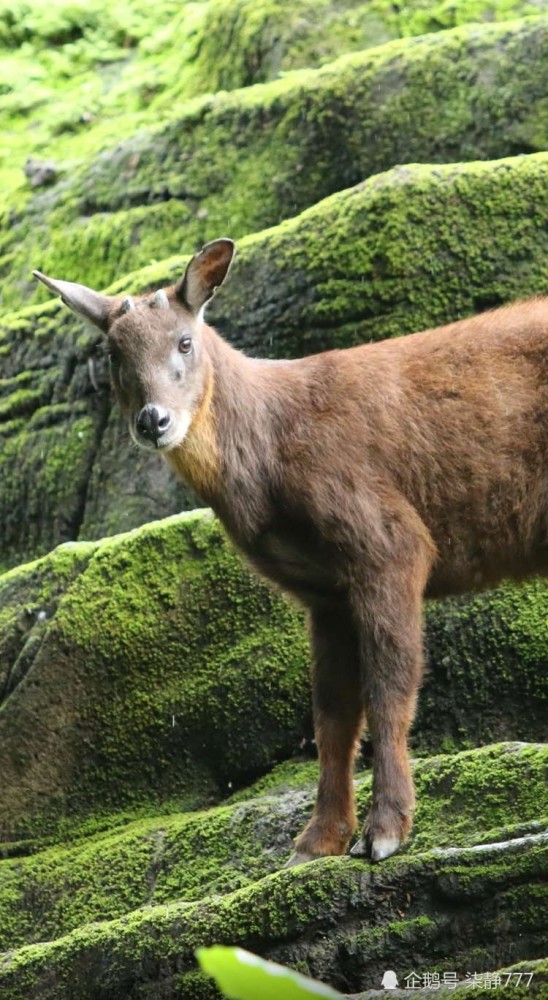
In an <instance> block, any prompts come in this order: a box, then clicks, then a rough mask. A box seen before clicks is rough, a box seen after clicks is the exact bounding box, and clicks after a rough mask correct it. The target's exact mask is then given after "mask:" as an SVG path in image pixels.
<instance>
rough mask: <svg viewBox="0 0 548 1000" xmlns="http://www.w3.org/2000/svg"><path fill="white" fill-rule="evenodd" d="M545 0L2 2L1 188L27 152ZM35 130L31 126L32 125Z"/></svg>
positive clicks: (14, 180) (115, 133) (79, 140)
mask: <svg viewBox="0 0 548 1000" xmlns="http://www.w3.org/2000/svg"><path fill="white" fill-rule="evenodd" d="M546 10H547V3H546V0H504V2H503V3H500V2H498V3H496V4H494V3H493V0H455V2H454V3H451V4H450V5H448V4H447V3H445V0H436V2H434V3H429V2H427V0H411V2H409V3H406V4H405V5H401V6H399V7H396V6H395V5H394V4H391V3H389V2H388V0H367V3H360V2H359V0H358V2H357V0H342V2H341V0H338V2H336V3H334V2H333V0H313V2H312V0H222V2H220V0H202V2H200V3H194V2H185V0H177V2H175V0H157V3H156V4H155V6H154V17H151V16H150V7H149V5H148V4H146V3H144V2H143V0H128V2H125V3H117V4H112V3H108V2H106V0H85V2H84V0H56V3H55V4H53V5H51V4H50V5H45V4H43V3H42V2H41V0H18V2H16V3H14V2H12V0H2V2H1V3H0V55H1V59H0V185H1V188H2V191H3V193H4V197H5V198H6V197H7V198H8V199H9V202H10V204H9V208H8V213H9V212H10V211H11V210H12V209H13V208H15V207H17V208H18V210H20V209H21V208H22V207H23V206H24V204H25V202H26V200H27V198H28V196H29V195H30V194H31V188H30V187H29V185H28V183H27V179H26V176H25V173H24V168H25V166H26V164H27V160H28V159H29V158H33V159H34V160H38V161H40V160H44V159H46V160H48V161H49V160H51V158H53V162H54V164H55V175H54V177H53V178H50V180H54V179H55V178H56V179H57V180H59V181H61V182H62V181H63V180H64V179H65V178H66V177H67V176H70V175H71V174H72V172H73V170H74V168H75V166H76V165H77V164H78V163H81V162H83V161H85V160H86V159H89V158H90V157H94V156H96V155H97V153H98V152H99V151H100V150H102V149H108V148H109V147H112V146H113V145H114V144H116V143H117V142H118V141H119V140H120V139H121V138H126V137H129V136H131V135H133V134H134V133H135V132H136V131H138V130H139V129H140V128H143V127H146V126H147V125H152V126H155V125H157V123H158V120H159V119H163V118H166V117H171V116H172V115H173V112H174V109H175V108H179V107H180V106H181V104H182V103H183V102H184V101H186V100H188V99H189V98H192V97H195V96H196V95H199V94H203V93H212V92H215V91H218V90H230V89H233V88H238V87H246V86H249V85H250V84H255V83H260V82H264V81H267V80H270V79H273V78H274V77H277V76H278V75H279V74H280V73H282V72H284V71H287V70H291V69H295V68H300V67H309V66H310V67H312V66H314V67H317V66H318V65H321V64H322V63H325V62H327V61H330V60H333V59H334V58H336V57H337V56H338V55H340V54H342V53H344V52H351V51H358V50H363V49H367V48H369V47H371V46H375V45H379V44H381V43H383V42H386V41H389V40H390V39H394V38H399V37H404V36H409V35H420V34H423V33H425V32H435V31H439V30H443V29H448V28H453V27H455V26H457V25H463V24H465V23H467V22H470V21H492V20H506V19H508V18H511V17H522V16H525V15H534V14H539V13H542V12H546ZM30 124H31V125H32V127H29V125H30Z"/></svg>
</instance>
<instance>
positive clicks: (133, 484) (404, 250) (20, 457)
mask: <svg viewBox="0 0 548 1000" xmlns="http://www.w3.org/2000/svg"><path fill="white" fill-rule="evenodd" d="M547 176H548V155H547V154H536V155H534V156H528V157H515V158H511V159H508V160H501V161H495V162H493V163H491V162H489V163H474V164H468V165H461V166H456V165H453V166H439V167H435V166H420V165H415V166H407V167H398V168H395V169H394V170H392V171H389V172H388V173H386V174H382V175H379V176H376V177H374V178H370V179H369V180H368V181H366V182H365V183H364V184H361V185H358V186H357V187H355V188H352V189H350V190H348V191H344V192H340V193H338V194H335V195H333V196H332V197H331V198H328V199H326V200H325V201H323V202H321V203H320V204H319V205H316V206H314V207H313V208H310V209H308V210H307V211H306V212H304V213H302V215H300V216H298V217H296V218H295V219H291V220H288V221H286V222H285V223H283V224H281V225H280V226H277V227H275V228H273V229H270V230H267V231H265V232H264V233H261V234H258V235H254V236H250V237H247V238H245V239H243V240H242V241H241V243H240V245H239V257H238V259H237V261H236V265H235V267H234V271H233V273H232V276H231V279H230V282H229V284H228V285H227V286H226V288H224V289H223V292H222V294H221V295H220V296H219V297H218V298H217V299H216V300H215V303H214V307H213V308H212V310H211V319H212V321H213V322H215V323H217V324H218V326H219V328H220V329H221V331H222V332H223V333H225V334H226V335H227V336H228V337H229V338H230V339H231V340H232V341H233V342H234V343H236V344H237V345H238V346H240V347H243V348H244V349H245V350H246V351H248V352H249V353H251V354H258V355H262V356H266V355H270V356H274V357H284V356H290V357H295V356H297V355H299V354H306V353H312V352H314V351H318V350H323V349H325V348H329V347H335V346H349V345H352V344H356V343H360V342H362V341H367V340H374V339H379V338H381V337H387V336H397V335H400V334H404V333H408V332H411V331H413V330H418V329H421V328H424V327H427V326H429V325H434V324H437V323H442V322H444V321H449V320H451V319H457V318H459V317H460V316H465V315H468V314H471V313H474V312H477V311H479V310H481V309H484V308H486V307H488V306H492V305H496V304H499V303H502V302H506V301H509V300H511V299H514V298H520V297H525V296H527V295H533V294H536V293H538V292H540V291H542V290H543V289H544V288H545V287H546V278H547V276H548V263H547V262H548V228H547V226H546V219H547V217H548V195H547V192H548V185H547V183H546V179H547ZM184 264H185V259H184V258H182V257H180V256H178V257H176V258H170V259H168V260H167V261H164V262H162V263H161V264H157V265H154V266H153V267H151V268H147V269H144V270H141V271H138V272H135V273H134V274H132V275H130V276H128V277H126V278H124V279H122V280H121V281H120V283H119V288H120V289H124V290H125V291H132V292H133V291H143V290H145V289H147V288H151V287H155V286H158V285H160V284H162V283H166V282H169V281H172V280H173V279H174V278H175V277H176V276H178V275H179V274H180V273H181V270H182V268H183V267H184ZM79 277H80V278H87V274H84V273H82V274H80V275H79ZM0 357H1V359H2V370H3V372H4V373H5V377H4V379H3V380H2V381H0V393H1V394H2V396H3V399H2V403H3V410H0V440H1V441H2V449H1V451H0V537H1V544H0V564H2V563H3V565H4V566H9V565H13V564H14V563H17V562H19V561H21V559H23V558H25V557H26V558H28V557H29V556H32V555H35V554H36V555H37V554H41V553H42V552H45V551H47V550H48V549H50V548H52V546H53V545H55V544H56V543H58V542H59V541H64V540H66V539H69V538H72V539H75V538H96V537H98V536H100V535H103V534H105V533H114V532H116V531H123V530H125V529H127V528H132V527H134V526H135V525H138V524H140V523H143V522H144V521H148V520H151V519H152V518H154V517H162V516H165V515H167V514H170V513H173V512H175V511H177V510H181V509H182V508H183V507H185V506H187V507H188V506H190V505H195V501H194V500H193V498H190V497H189V496H188V495H187V494H185V493H184V492H183V490H182V488H181V487H180V486H179V485H178V484H177V483H176V482H175V480H174V479H173V478H172V477H171V476H169V475H168V473H167V470H166V469H165V467H164V465H163V463H162V462H161V460H160V459H158V458H156V457H152V458H151V457H149V456H147V455H145V454H139V453H137V452H136V451H135V449H134V448H132V447H131V444H130V441H129V437H128V434H127V430H126V428H125V427H124V426H123V424H122V422H121V419H120V417H119V415H118V413H117V411H116V409H114V410H113V409H112V408H111V401H110V396H109V391H108V382H107V375H106V367H105V364H104V358H103V352H102V346H101V343H100V340H99V338H98V336H97V334H96V332H91V331H86V330H85V329H84V327H83V324H82V323H81V322H80V321H79V320H77V319H76V318H74V317H72V316H70V315H69V314H68V312H67V310H66V309H65V308H64V307H62V306H61V305H60V303H55V302H48V303H47V304H46V305H44V306H41V307H30V308H28V309H26V310H24V311H22V312H20V313H17V314H13V315H11V316H9V317H5V319H4V321H3V323H2V324H1V326H0ZM21 373H23V374H21ZM25 373H26V374H25ZM2 413H3V421H2ZM23 510H24V516H23Z"/></svg>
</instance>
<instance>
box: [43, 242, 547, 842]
mask: <svg viewBox="0 0 548 1000" xmlns="http://www.w3.org/2000/svg"><path fill="white" fill-rule="evenodd" d="M233 253H234V246H233V243H232V242H231V240H227V239H220V240H215V241H214V242H213V243H209V244H208V245H207V246H205V247H204V248H203V250H202V251H201V252H200V253H198V254H196V256H195V257H193V259H192V260H191V261H190V264H189V265H188V267H187V269H186V273H185V275H184V277H182V278H181V280H180V281H179V282H178V283H177V284H176V285H175V286H174V287H172V288H167V289H166V290H165V291H164V290H160V291H158V292H156V294H155V295H145V296H142V297H140V298H137V299H136V300H135V301H134V300H133V299H131V298H130V297H127V298H125V299H120V298H110V297H106V296H104V295H101V294H99V293H97V292H95V291H92V290H91V289H89V288H86V287H85V286H83V285H78V284H74V283H72V282H66V281H55V280H53V279H51V278H47V277H45V276H44V275H43V274H40V273H39V272H37V271H35V272H34V273H35V275H36V277H38V278H39V279H40V280H41V281H43V282H44V284H45V285H47V287H48V288H49V289H51V291H53V292H55V293H57V294H58V295H60V296H61V297H62V299H63V301H64V302H65V303H66V305H68V306H69V307H70V308H71V309H73V310H75V311H76V312H78V313H80V314H82V315H83V316H85V317H86V318H87V319H88V320H91V322H92V323H94V324H96V326H98V327H99V328H100V329H101V330H102V331H103V332H104V333H105V334H106V337H107V341H108V350H109V354H110V359H111V371H112V381H113V384H114V390H115V393H116V396H117V398H118V401H119V403H120V405H121V408H122V410H123V412H124V414H125V416H126V417H127V420H128V422H129V429H130V432H131V435H132V437H133V439H134V440H135V441H136V442H137V443H138V444H140V445H142V446H143V447H145V448H149V449H151V450H158V451H160V452H161V453H162V454H163V455H165V457H166V459H167V461H168V463H169V464H170V466H171V468H172V469H173V471H174V472H175V473H176V474H177V475H178V476H180V477H181V478H182V479H183V480H185V481H186V482H187V483H188V484H189V485H190V486H192V487H194V489H195V490H196V491H197V492H198V493H199V494H200V495H201V496H202V497H203V499H204V500H205V501H206V502H207V503H209V504H211V506H212V507H213V509H214V510H215V511H216V512H217V514H218V516H219V517H220V519H221V521H222V522H223V523H224V524H225V526H226V528H227V530H228V532H229V534H230V536H231V537H232V539H233V540H234V542H235V543H236V545H237V546H238V548H239V549H240V550H241V551H242V552H243V553H244V554H245V555H246V556H247V558H248V559H249V560H250V561H251V563H252V564H253V565H254V566H255V567H256V569H258V570H259V572H260V573H262V574H264V575H265V576H267V577H269V578H270V579H271V580H273V581H275V583H276V584H278V585H279V586H280V587H281V588H282V589H283V590H286V591H289V592H290V593H291V594H293V595H295V596H296V597H297V598H298V599H299V600H300V601H301V602H302V603H303V604H304V605H305V606H306V608H307V609H308V613H309V617H310V634H311V641H312V649H313V702H314V719H315V731H316V741H317V745H318V753H319V757H320V781H319V789H318V796H317V801H316V806H315V810H314V814H313V816H312V818H311V820H310V822H309V823H308V825H307V826H306V828H305V830H304V832H303V833H301V835H300V836H299V837H298V839H297V841H296V853H295V854H294V856H293V858H292V861H303V860H309V859H311V858H316V857H319V856H322V855H327V854H342V853H344V851H346V849H347V847H348V845H349V842H350V839H351V837H352V834H353V832H354V829H355V825H356V817H355V809H354V795H353V788H352V771H353V763H354V756H355V751H356V745H357V742H358V739H359V736H360V732H361V730H362V727H363V725H364V720H365V719H366V720H367V725H368V729H369V734H370V738H371V741H372V745H373V754H374V774H373V800H372V805H371V809H370V811H369V815H368V817H367V820H366V823H365V827H364V830H363V834H362V836H361V838H360V839H359V840H358V842H357V844H356V845H355V847H354V848H353V853H354V854H359V855H361V854H369V855H370V856H371V857H372V858H373V859H374V860H380V859H382V858H385V857H387V856H388V855H390V854H392V853H393V852H394V851H395V850H396V849H397V848H398V846H399V845H400V844H401V843H402V841H403V840H404V839H405V838H406V836H407V834H408V833H409V830H410V828H411V817H412V811H413V806H414V795H413V783H412V779H411V775H410V771H409V762H408V756H407V734H408V731H409V727H410V725H411V722H412V719H413V714H414V711H415V702H416V698H417V691H418V687H419V684H420V681H421V673H422V666H423V664H422V660H423V651H422V643H423V637H422V602H423V596H426V597H442V596H444V595H447V594H455V593H461V592H463V591H468V590H473V589H477V588H482V587H488V586H490V585H492V584H494V583H496V582H497V581H498V580H500V579H501V578H503V577H513V578H523V577H526V576H528V575H532V574H538V573H544V572H546V570H547V569H548V298H538V299H533V300H531V301H528V302H518V303H516V304H514V305H510V306H507V307H504V308H501V309H497V310H496V311H493V312H488V313H485V314H483V315H480V316H476V317H475V318H473V319H466V320H462V321H460V322H457V323H451V324H449V325H448V326H444V327H441V328H439V329H434V330H427V331H425V332H424V333H417V334H413V335H411V336H407V337H403V338H401V339H396V340H386V341H382V342H380V343H375V344H368V345H363V346H360V347H353V348H349V349H347V350H334V351H327V352H325V353H322V354H318V355H314V356H312V357H307V358H302V359H300V360H295V361H283V362H281V361H264V360H257V359H253V358H248V357H246V356H245V355H243V354H242V353H240V352H239V351H237V350H235V349H234V348H233V347H231V346H230V345H229V344H228V343H227V342H226V341H224V340H223V339H222V338H221V337H220V336H219V335H218V334H217V333H216V331H215V330H213V329H212V328H211V327H209V326H208V325H207V324H206V323H205V322H204V321H203V309H204V306H205V304H206V302H207V301H208V300H209V299H210V298H211V297H212V295H213V293H214V291H215V289H216V287H218V286H219V285H221V284H222V282H223V280H224V278H225V277H226V274H227V272H228V269H229V267H230V263H231V260H232V257H233Z"/></svg>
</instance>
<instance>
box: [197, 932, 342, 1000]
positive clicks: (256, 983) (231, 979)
mask: <svg viewBox="0 0 548 1000" xmlns="http://www.w3.org/2000/svg"><path fill="white" fill-rule="evenodd" d="M196 957H197V959H198V961H199V963H200V965H201V967H202V969H203V970H204V972H207V974H208V975H210V976H212V977H213V978H214V979H215V981H216V983H217V985H218V987H219V989H220V990H221V991H222V992H223V993H224V995H225V996H226V997H229V1000H307V997H328V998H329V997H330V998H332V1000H333V998H337V997H338V998H340V997H341V996H342V994H341V993H336V992H335V990H332V989H331V988H330V987H329V986H325V985H324V983H318V982H315V981H314V980H313V979H308V977H307V976H301V975H300V973H299V972H293V971H292V970H291V969H286V968H285V967H284V966H283V965H277V963H276V962H267V961H265V960H264V959H263V958H259V957H258V956H257V955H252V954H251V953H250V952H249V951H244V950H243V948H225V947H222V946H221V945H214V946H213V947H212V948H198V949H197V950H196Z"/></svg>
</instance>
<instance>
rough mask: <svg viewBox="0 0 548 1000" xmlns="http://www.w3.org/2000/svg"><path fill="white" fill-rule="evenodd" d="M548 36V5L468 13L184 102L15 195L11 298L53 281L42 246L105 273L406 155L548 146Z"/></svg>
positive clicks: (183, 246)
mask: <svg viewBox="0 0 548 1000" xmlns="http://www.w3.org/2000/svg"><path fill="white" fill-rule="evenodd" d="M547 46H548V21H547V19H546V17H539V18H531V19H524V20H523V21H522V22H508V23H503V24H501V25H484V26H477V25H476V26H472V27H463V28H459V29H455V30H454V31H450V32H441V33H439V34H433V35H429V36H424V37H421V38H418V39H415V40H413V41H409V40H403V41H401V42H400V41H396V42H393V43H390V44H389V45H387V46H381V47H380V48H378V49H375V50H374V51H373V50H372V51H370V52H365V53H362V54H356V55H351V56H344V57H342V58H341V59H340V60H338V61H336V62H335V63H333V64H330V65H329V66H326V67H324V68H322V69H320V70H303V71H302V72H299V73H297V74H296V75H292V74H290V75H288V76H287V77H285V78H283V79H282V80H280V81H277V82H274V83H271V84H265V85H264V86H257V87H253V88H246V89H244V90H240V91H236V92H233V93H232V94H226V95H222V94H221V95H215V96H214V97H207V98H204V99H201V100H198V101H195V102H193V103H191V104H190V105H187V106H186V107H185V106H184V107H182V108H181V109H177V110H178V113H177V114H176V116H173V114H172V116H171V117H170V118H168V119H167V120H161V121H160V124H156V125H154V126H151V127H149V128H147V129H144V130H141V131H137V132H136V133H134V134H132V135H131V137H130V138H128V139H127V140H123V141H120V142H119V143H118V144H117V145H116V147H115V148H111V149H109V150H105V151H104V152H102V153H101V154H100V155H99V156H95V157H92V158H91V159H90V160H87V161H85V162H84V163H83V164H81V165H80V166H74V168H73V169H71V171H70V174H69V175H67V176H66V177H64V178H63V179H62V180H61V181H60V182H59V183H58V184H57V185H55V186H54V187H53V188H51V189H49V190H48V191H47V192H46V193H42V192H41V191H40V192H39V193H38V194H34V195H32V196H31V197H29V198H28V199H27V200H26V201H25V203H24V205H22V206H21V207H19V208H18V207H17V204H14V205H13V206H10V207H9V209H6V212H5V215H4V223H3V226H2V230H3V231H2V233H1V246H2V251H3V257H2V258H0V281H1V282H2V286H3V288H2V298H3V306H4V309H7V308H16V307H17V306H18V305H20V304H21V302H22V300H26V301H36V300H37V299H38V298H39V296H41V295H42V294H43V293H42V292H41V291H39V290H38V289H37V287H36V284H35V283H34V282H33V281H32V279H30V277H29V261H30V260H31V259H32V260H33V261H34V262H35V264H36V266H38V267H40V269H41V270H43V271H44V272H45V273H49V274H63V276H64V277H65V278H68V279H72V280H81V277H82V273H83V272H84V271H85V274H86V280H87V283H88V284H91V285H93V286H95V287H100V286H105V285H107V284H108V283H109V282H111V281H113V280H114V279H116V278H118V277H120V276H122V275H123V274H125V273H127V272H128V271H131V270H133V269H135V268H137V267H141V266H143V265H144V264H147V263H149V262H151V261H152V260H158V259H162V258H163V257H166V256H168V255H169V254H173V253H180V252H181V251H186V252H187V253H188V252H191V251H193V250H194V249H195V246H196V244H199V243H202V242H204V241H205V240H206V239H211V238H214V237H215V236H218V235H219V233H223V232H226V233H229V234H230V235H231V236H232V237H238V238H239V237H241V236H243V235H244V234H247V233H250V232H254V231H258V230H260V229H262V228H264V227H265V226H270V225H275V224H276V223H278V222H279V221H281V220H282V219H284V218H287V217H288V216H293V215H295V214H297V213H298V212H300V211H302V210H303V209H304V208H306V207H308V206H310V205H311V204H314V203H315V202H317V201H319V200H320V199H322V198H324V197H326V196H327V195H330V194H331V193H333V192H334V191H337V190H341V189H342V188H345V187H348V186H349V185H352V184H356V183H358V182H360V181H362V180H364V179H365V178H366V177H368V176H370V175H372V174H375V173H378V172H380V171H383V170H387V169H389V168H390V167H392V166H394V165H395V164H399V163H402V162H403V163H409V162H414V161H421V162H438V163H443V162H451V161H453V160H459V161H464V160H475V159H489V158H495V157H501V156H507V155H512V154H515V153H530V152H535V151H539V150H543V149H546V146H547V144H548V109H547V105H546V93H547V91H548V47H547Z"/></svg>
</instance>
